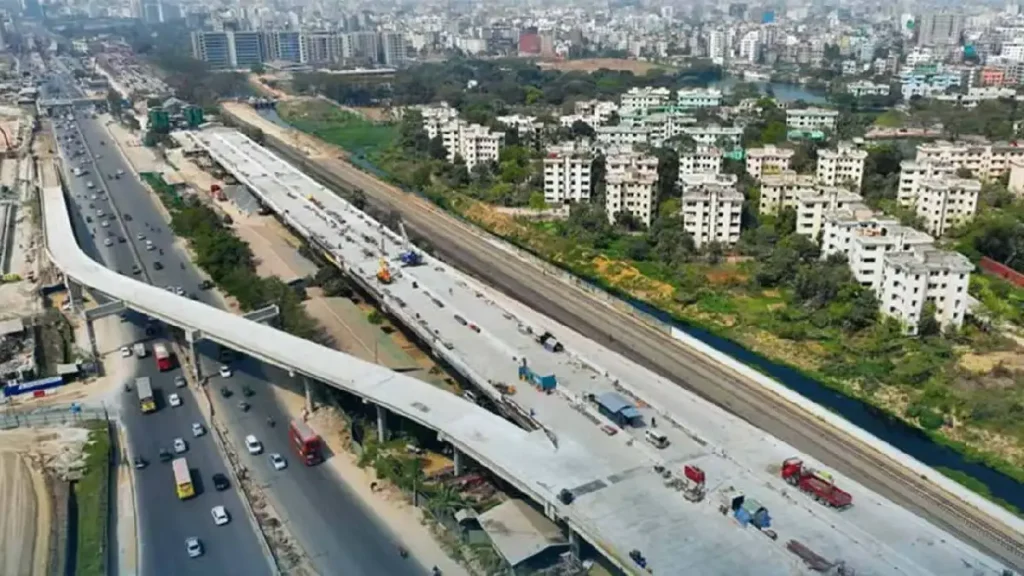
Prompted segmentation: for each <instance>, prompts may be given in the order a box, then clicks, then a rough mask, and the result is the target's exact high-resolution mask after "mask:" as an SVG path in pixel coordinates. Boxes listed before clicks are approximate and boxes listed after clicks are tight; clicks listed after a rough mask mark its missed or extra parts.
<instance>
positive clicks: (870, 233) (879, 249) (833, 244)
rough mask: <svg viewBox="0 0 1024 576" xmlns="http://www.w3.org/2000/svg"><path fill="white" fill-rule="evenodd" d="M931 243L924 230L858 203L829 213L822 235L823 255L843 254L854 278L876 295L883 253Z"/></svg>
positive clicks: (907, 249)
mask: <svg viewBox="0 0 1024 576" xmlns="http://www.w3.org/2000/svg"><path fill="white" fill-rule="evenodd" d="M931 245H932V237H931V236H929V235H927V234H925V233H924V232H920V231H918V230H914V229H913V228H909V227H907V226H902V225H900V223H899V222H898V221H896V220H895V219H893V218H890V217H888V216H885V215H882V214H878V213H873V212H871V211H870V210H863V207H859V206H854V207H851V208H848V209H846V210H837V211H834V212H830V213H829V214H828V215H827V216H826V218H825V226H824V228H823V230H822V235H821V255H822V257H823V258H827V257H828V256H831V255H832V254H843V255H845V256H846V258H847V260H848V262H849V264H850V271H851V272H853V277H854V278H855V279H856V280H857V282H859V283H860V284H861V285H862V286H864V287H865V288H871V289H872V290H874V291H875V294H881V293H882V263H883V259H884V256H885V255H886V254H889V253H897V252H908V251H910V250H912V249H914V248H915V247H918V246H920V247H925V246H931Z"/></svg>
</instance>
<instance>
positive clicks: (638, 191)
mask: <svg viewBox="0 0 1024 576" xmlns="http://www.w3.org/2000/svg"><path fill="white" fill-rule="evenodd" d="M605 180H606V186H605V191H604V195H605V204H604V208H605V212H607V214H608V220H609V221H610V222H613V223H614V222H615V217H616V216H617V215H618V213H619V212H623V211H624V212H628V213H630V214H632V215H633V217H634V218H636V219H637V220H638V221H640V222H643V223H644V225H646V226H650V225H651V221H652V220H653V219H654V208H655V203H656V201H657V198H656V196H657V184H658V174H657V173H656V172H655V173H653V174H652V173H649V172H642V171H640V170H626V171H619V172H611V171H609V172H608V174H607V176H606V179H605Z"/></svg>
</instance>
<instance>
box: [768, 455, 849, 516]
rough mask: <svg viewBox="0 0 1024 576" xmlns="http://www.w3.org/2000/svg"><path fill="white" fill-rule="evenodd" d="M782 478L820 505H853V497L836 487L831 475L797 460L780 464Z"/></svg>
mask: <svg viewBox="0 0 1024 576" xmlns="http://www.w3.org/2000/svg"><path fill="white" fill-rule="evenodd" d="M782 478H783V480H785V481H786V482H788V483H789V484H790V485H792V486H796V487H797V488H799V489H800V491H801V492H806V493H808V494H810V495H811V497H813V498H814V499H815V500H817V501H818V502H819V503H821V504H825V505H827V506H832V507H833V508H846V507H847V506H850V505H851V504H853V496H851V495H850V494H849V493H848V492H846V491H844V490H842V489H840V488H839V487H838V486H836V483H835V480H834V479H833V478H832V475H831V474H829V473H827V472H821V471H819V470H815V469H813V468H809V467H807V466H804V463H803V460H800V459H799V458H789V459H787V460H785V461H784V462H783V463H782Z"/></svg>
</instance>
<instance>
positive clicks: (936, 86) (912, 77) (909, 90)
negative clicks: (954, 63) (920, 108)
mask: <svg viewBox="0 0 1024 576" xmlns="http://www.w3.org/2000/svg"><path fill="white" fill-rule="evenodd" d="M899 82H900V94H901V95H902V96H903V99H904V100H910V99H911V98H913V97H914V96H918V97H921V98H932V97H934V96H938V95H940V94H945V93H946V90H948V89H950V88H952V87H954V86H960V85H961V84H962V83H963V76H962V75H961V74H960V73H959V72H954V71H943V70H941V69H940V68H939V67H938V66H917V67H914V68H911V69H908V70H903V71H901V72H900V75H899Z"/></svg>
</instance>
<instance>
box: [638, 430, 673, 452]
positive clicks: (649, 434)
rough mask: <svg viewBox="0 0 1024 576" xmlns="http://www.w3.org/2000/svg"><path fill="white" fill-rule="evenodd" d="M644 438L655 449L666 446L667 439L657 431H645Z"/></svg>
mask: <svg viewBox="0 0 1024 576" xmlns="http://www.w3.org/2000/svg"><path fill="white" fill-rule="evenodd" d="M644 438H645V439H646V440H647V441H648V442H650V443H651V445H652V446H654V447H655V448H664V447H666V446H668V437H666V436H665V435H664V434H662V433H661V432H658V431H657V430H647V431H646V432H644Z"/></svg>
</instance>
